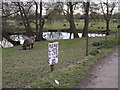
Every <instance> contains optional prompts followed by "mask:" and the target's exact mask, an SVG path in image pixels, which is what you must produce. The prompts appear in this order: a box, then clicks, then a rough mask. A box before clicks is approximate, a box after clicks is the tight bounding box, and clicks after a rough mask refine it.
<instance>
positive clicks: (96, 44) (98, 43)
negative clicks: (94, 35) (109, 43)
mask: <svg viewBox="0 0 120 90" xmlns="http://www.w3.org/2000/svg"><path fill="white" fill-rule="evenodd" d="M102 42H103V41H94V42H93V43H92V45H93V46H100V45H102Z"/></svg>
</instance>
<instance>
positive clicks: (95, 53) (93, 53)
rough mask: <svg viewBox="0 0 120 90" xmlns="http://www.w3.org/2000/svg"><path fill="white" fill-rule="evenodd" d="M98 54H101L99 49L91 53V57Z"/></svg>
mask: <svg viewBox="0 0 120 90" xmlns="http://www.w3.org/2000/svg"><path fill="white" fill-rule="evenodd" d="M98 53H100V52H99V51H98V50H97V49H94V50H92V51H91V52H90V55H97V54H98Z"/></svg>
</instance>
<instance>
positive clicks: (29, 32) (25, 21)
mask: <svg viewBox="0 0 120 90" xmlns="http://www.w3.org/2000/svg"><path fill="white" fill-rule="evenodd" d="M14 4H15V5H16V6H17V7H18V9H19V11H20V15H21V17H22V21H23V24H24V26H25V30H26V35H27V36H32V35H33V31H32V30H31V27H30V21H29V18H28V16H29V15H28V14H29V11H30V8H31V7H32V5H33V3H30V2H29V3H26V2H15V3H14ZM26 7H27V8H26Z"/></svg>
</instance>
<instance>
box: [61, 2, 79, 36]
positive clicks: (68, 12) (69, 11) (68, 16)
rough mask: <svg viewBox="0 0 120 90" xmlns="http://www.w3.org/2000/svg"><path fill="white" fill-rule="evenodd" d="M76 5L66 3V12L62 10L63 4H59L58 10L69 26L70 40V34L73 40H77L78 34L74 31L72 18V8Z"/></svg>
mask: <svg viewBox="0 0 120 90" xmlns="http://www.w3.org/2000/svg"><path fill="white" fill-rule="evenodd" d="M76 4H77V3H76V2H74V3H73V2H67V3H66V5H67V10H66V9H64V8H63V7H64V3H60V9H61V10H62V12H63V14H64V16H65V18H66V20H67V21H68V22H69V24H70V32H71V33H70V38H71V34H72V33H73V34H74V38H79V36H78V32H77V30H76V26H75V22H74V16H73V13H74V7H75V5H76Z"/></svg>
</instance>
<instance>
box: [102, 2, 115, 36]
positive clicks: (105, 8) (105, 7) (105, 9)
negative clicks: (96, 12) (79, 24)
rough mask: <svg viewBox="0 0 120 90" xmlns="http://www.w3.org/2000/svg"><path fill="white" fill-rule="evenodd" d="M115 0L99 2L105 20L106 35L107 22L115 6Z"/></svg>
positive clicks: (107, 29) (107, 33)
mask: <svg viewBox="0 0 120 90" xmlns="http://www.w3.org/2000/svg"><path fill="white" fill-rule="evenodd" d="M116 4H117V3H116V0H114V1H112V2H110V3H109V2H108V0H107V1H106V2H102V1H101V2H100V5H101V9H102V13H103V15H104V19H105V21H106V35H109V31H110V30H109V23H110V19H111V16H112V13H113V10H114V8H115V6H116Z"/></svg>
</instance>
